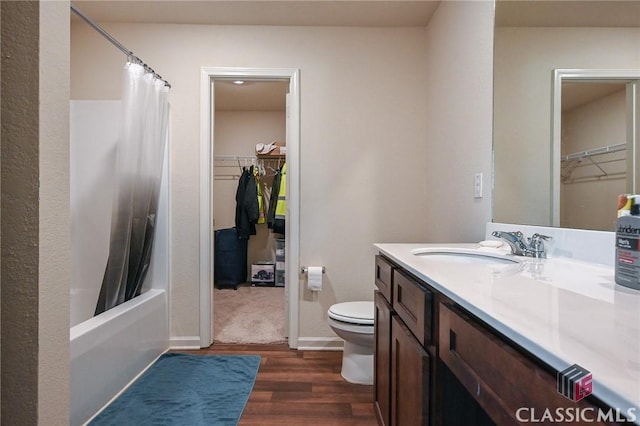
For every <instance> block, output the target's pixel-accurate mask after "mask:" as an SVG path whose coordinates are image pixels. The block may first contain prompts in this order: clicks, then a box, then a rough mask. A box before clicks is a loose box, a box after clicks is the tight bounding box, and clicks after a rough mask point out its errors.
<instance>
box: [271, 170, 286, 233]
mask: <svg viewBox="0 0 640 426" xmlns="http://www.w3.org/2000/svg"><path fill="white" fill-rule="evenodd" d="M280 174H281V175H282V176H281V177H280V186H279V188H278V200H277V202H276V211H275V220H274V221H273V232H276V233H278V234H282V235H284V234H285V221H286V215H287V163H284V164H283V165H282V169H280Z"/></svg>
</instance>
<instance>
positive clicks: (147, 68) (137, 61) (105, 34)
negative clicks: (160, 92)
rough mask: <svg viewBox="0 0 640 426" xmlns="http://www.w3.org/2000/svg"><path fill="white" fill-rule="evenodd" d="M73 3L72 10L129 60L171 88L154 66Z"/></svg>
mask: <svg viewBox="0 0 640 426" xmlns="http://www.w3.org/2000/svg"><path fill="white" fill-rule="evenodd" d="M70 4H71V10H72V11H73V13H75V14H76V15H78V16H79V17H81V18H82V19H83V20H84V21H85V22H86V23H87V24H89V26H91V27H92V28H93V29H94V30H96V31H97V32H99V33H100V35H102V36H103V37H104V38H106V39H107V40H109V41H110V42H111V44H113V45H114V46H115V47H117V48H118V49H120V50H121V51H122V53H124V54H125V55H127V58H128V60H129V62H133V63H135V64H138V65H141V66H143V67H144V69H145V71H147V72H149V73H151V74H153V75H154V76H155V77H156V78H158V79H159V80H162V81H163V82H164V84H165V86H167V87H168V88H171V85H170V84H169V82H168V81H167V80H165V79H164V78H162V76H161V75H160V74H158V73H157V72H155V71H154V70H153V68H151V67H150V66H149V65H147V64H145V63H144V62H143V61H142V60H141V59H140V58H138V57H137V56H136V55H135V54H134V53H133V52H132V51H130V50H129V49H127V48H126V47H124V46H123V45H122V43H120V42H119V41H118V40H116V39H115V38H114V37H113V36H112V35H111V34H109V33H108V32H106V31H105V30H104V29H103V28H102V27H101V26H100V25H98V24H96V23H95V22H94V21H93V19H91V18H89V17H88V16H87V15H85V14H84V13H82V12H81V11H80V9H78V8H77V7H76V5H74V4H73V3H70Z"/></svg>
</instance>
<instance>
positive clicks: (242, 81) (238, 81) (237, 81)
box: [233, 80, 244, 85]
mask: <svg viewBox="0 0 640 426" xmlns="http://www.w3.org/2000/svg"><path fill="white" fill-rule="evenodd" d="M233 84H238V85H240V84H244V80H233Z"/></svg>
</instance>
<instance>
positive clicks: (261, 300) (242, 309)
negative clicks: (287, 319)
mask: <svg viewBox="0 0 640 426" xmlns="http://www.w3.org/2000/svg"><path fill="white" fill-rule="evenodd" d="M213 340H214V341H215V342H218V343H282V342H286V338H285V330H284V288H283V287H252V286H251V285H241V286H239V287H238V290H232V289H224V290H220V289H217V288H216V289H214V291H213Z"/></svg>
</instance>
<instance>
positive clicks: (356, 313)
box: [329, 302, 374, 325]
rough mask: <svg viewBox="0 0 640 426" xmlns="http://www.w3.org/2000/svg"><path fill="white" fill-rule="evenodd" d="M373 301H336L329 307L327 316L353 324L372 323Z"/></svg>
mask: <svg viewBox="0 0 640 426" xmlns="http://www.w3.org/2000/svg"><path fill="white" fill-rule="evenodd" d="M373 312H374V308H373V302H345V303H336V304H335V305H333V306H331V307H330V308H329V318H333V319H334V320H337V321H343V322H349V323H353V324H366V325H370V324H373Z"/></svg>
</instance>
